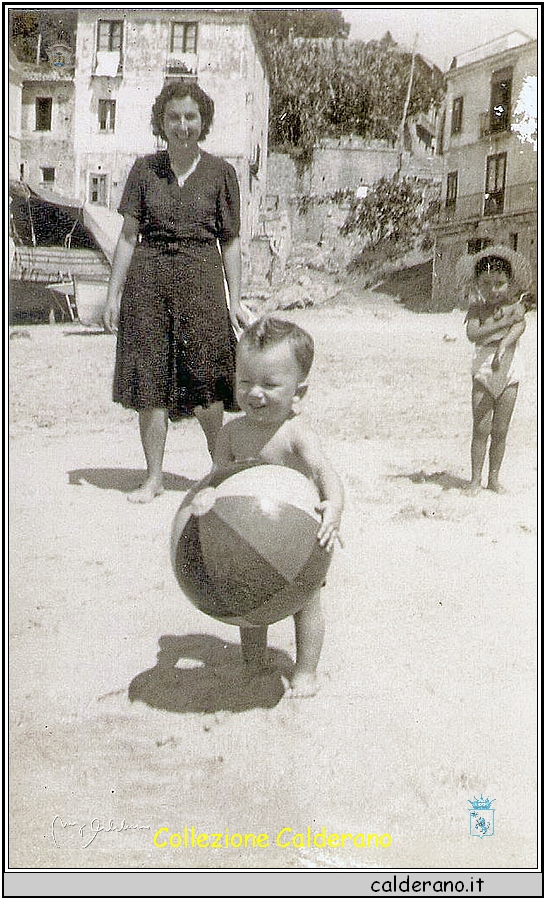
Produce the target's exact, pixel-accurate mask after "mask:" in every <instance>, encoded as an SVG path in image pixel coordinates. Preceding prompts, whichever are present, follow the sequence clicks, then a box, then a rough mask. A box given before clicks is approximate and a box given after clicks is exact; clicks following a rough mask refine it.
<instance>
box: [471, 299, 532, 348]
mask: <svg viewBox="0 0 546 900" xmlns="http://www.w3.org/2000/svg"><path fill="white" fill-rule="evenodd" d="M524 319H525V309H524V307H523V304H522V303H520V302H519V301H518V302H517V303H511V304H510V305H509V306H503V307H502V315H501V317H500V318H497V319H496V318H494V317H493V316H492V315H490V316H488V317H487V318H486V319H485V320H484V321H483V322H482V321H481V319H480V316H479V310H478V307H477V305H475V306H472V307H471V308H470V309H469V311H468V317H467V324H466V336H467V338H468V340H469V341H472V343H473V344H485V343H489V342H490V341H491V340H495V338H496V339H497V340H502V339H503V338H505V337H507V336H508V333H509V331H510V329H511V327H512V326H513V325H514V324H521V323H522V322H524ZM524 330H525V325H524ZM522 333H523V332H522ZM516 340H517V338H516ZM511 343H513V341H512V342H511Z"/></svg>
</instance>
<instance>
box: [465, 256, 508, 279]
mask: <svg viewBox="0 0 546 900" xmlns="http://www.w3.org/2000/svg"><path fill="white" fill-rule="evenodd" d="M482 272H504V273H505V275H506V276H507V278H511V277H512V266H511V265H510V263H509V262H508V260H507V259H504V257H502V256H482V258H481V259H479V260H478V262H477V263H476V265H475V267H474V274H475V275H476V278H477V277H478V275H481V273H482Z"/></svg>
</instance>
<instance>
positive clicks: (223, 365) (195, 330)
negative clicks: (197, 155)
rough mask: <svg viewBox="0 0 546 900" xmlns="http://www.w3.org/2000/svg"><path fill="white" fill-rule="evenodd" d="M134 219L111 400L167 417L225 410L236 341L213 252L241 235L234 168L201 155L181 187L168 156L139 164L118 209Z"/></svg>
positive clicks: (230, 399)
mask: <svg viewBox="0 0 546 900" xmlns="http://www.w3.org/2000/svg"><path fill="white" fill-rule="evenodd" d="M119 212H120V213H121V214H122V215H131V216H134V218H136V219H137V220H138V222H139V225H140V228H139V237H138V239H137V243H136V246H135V250H134V253H133V257H132V260H131V263H130V266H129V271H128V273H127V279H126V282H125V287H124V290H123V294H122V298H121V309H120V320H119V328H118V338H117V353H116V366H115V372H114V388H113V398H114V400H115V401H116V402H118V403H122V404H123V405H124V406H127V407H130V408H131V409H138V410H141V409H146V408H150V407H155V408H163V409H167V410H168V412H169V418H171V419H178V418H181V417H182V416H189V415H191V414H192V412H193V410H194V408H195V407H196V406H208V405H209V404H211V403H214V402H215V401H216V400H223V401H224V405H225V407H226V409H230V408H231V409H232V408H234V407H233V404H234V400H233V384H234V376H235V347H236V339H235V335H234V333H233V329H232V327H231V323H230V319H229V313H228V308H227V304H226V295H225V288H224V270H223V265H222V258H221V255H220V252H219V249H218V244H217V241H219V242H220V244H223V243H226V242H228V241H230V240H232V239H233V238H235V237H237V236H238V234H239V216H240V213H239V186H238V183H237V176H236V174H235V170H234V168H233V166H231V165H230V164H229V163H228V162H226V161H225V160H223V159H221V158H220V157H217V156H212V155H211V154H209V153H204V152H201V159H200V160H199V162H198V164H197V167H196V169H195V170H194V171H193V172H192V174H191V175H190V176H189V177H188V180H187V181H186V182H185V184H184V185H183V186H182V187H179V185H178V182H177V179H176V176H175V174H174V172H173V171H172V169H171V166H170V161H169V155H168V153H167V151H161V152H159V153H156V154H154V155H151V156H145V157H142V158H140V159H137V161H136V162H135V164H134V166H133V168H132V169H131V171H130V173H129V177H128V179H127V184H126V185H125V190H124V192H123V196H122V198H121V202H120V205H119Z"/></svg>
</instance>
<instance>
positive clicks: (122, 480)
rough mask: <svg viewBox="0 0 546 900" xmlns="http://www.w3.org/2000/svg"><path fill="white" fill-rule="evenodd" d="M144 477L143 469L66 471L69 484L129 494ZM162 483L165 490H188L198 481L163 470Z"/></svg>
mask: <svg viewBox="0 0 546 900" xmlns="http://www.w3.org/2000/svg"><path fill="white" fill-rule="evenodd" d="M145 478H146V472H145V471H144V469H73V470H72V471H70V472H69V473H68V483H69V484H72V485H77V486H82V485H86V484H91V485H93V487H98V488H102V490H104V491H121V492H122V493H124V494H129V493H130V492H131V491H134V490H136V488H138V487H140V485H141V484H142V482H143V481H144V480H145ZM163 484H164V486H165V490H166V491H188V490H189V489H190V488H191V487H193V486H194V485H196V484H198V482H197V481H191V480H190V479H189V478H184V476H183V475H174V474H173V473H172V472H165V473H164V474H163Z"/></svg>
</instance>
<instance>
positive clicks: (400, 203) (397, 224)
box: [341, 177, 440, 250]
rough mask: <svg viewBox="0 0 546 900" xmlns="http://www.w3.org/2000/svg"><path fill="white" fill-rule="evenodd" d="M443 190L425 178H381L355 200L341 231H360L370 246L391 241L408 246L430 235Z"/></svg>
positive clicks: (373, 246)
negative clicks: (428, 233)
mask: <svg viewBox="0 0 546 900" xmlns="http://www.w3.org/2000/svg"><path fill="white" fill-rule="evenodd" d="M439 190H440V187H439V185H438V184H436V183H435V182H432V181H426V180H424V179H421V178H396V177H393V178H380V179H379V180H378V181H376V182H375V184H374V186H373V189H372V190H371V191H370V192H369V193H368V194H367V195H366V197H364V198H363V199H355V200H354V201H353V204H352V206H351V209H350V210H349V213H348V215H347V219H346V220H345V223H344V225H343V227H342V228H341V233H342V234H352V233H354V232H356V233H357V234H359V235H361V237H363V238H364V240H365V245H366V246H367V247H368V248H370V249H375V248H377V247H380V246H382V245H383V246H384V245H385V244H390V245H391V246H394V247H396V249H397V250H405V249H407V248H408V247H410V246H412V245H413V244H414V242H415V240H416V238H420V240H421V242H423V241H424V240H425V239H426V237H427V232H428V231H429V230H430V226H431V225H432V224H433V222H434V221H435V218H436V215H437V212H438V200H439Z"/></svg>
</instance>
